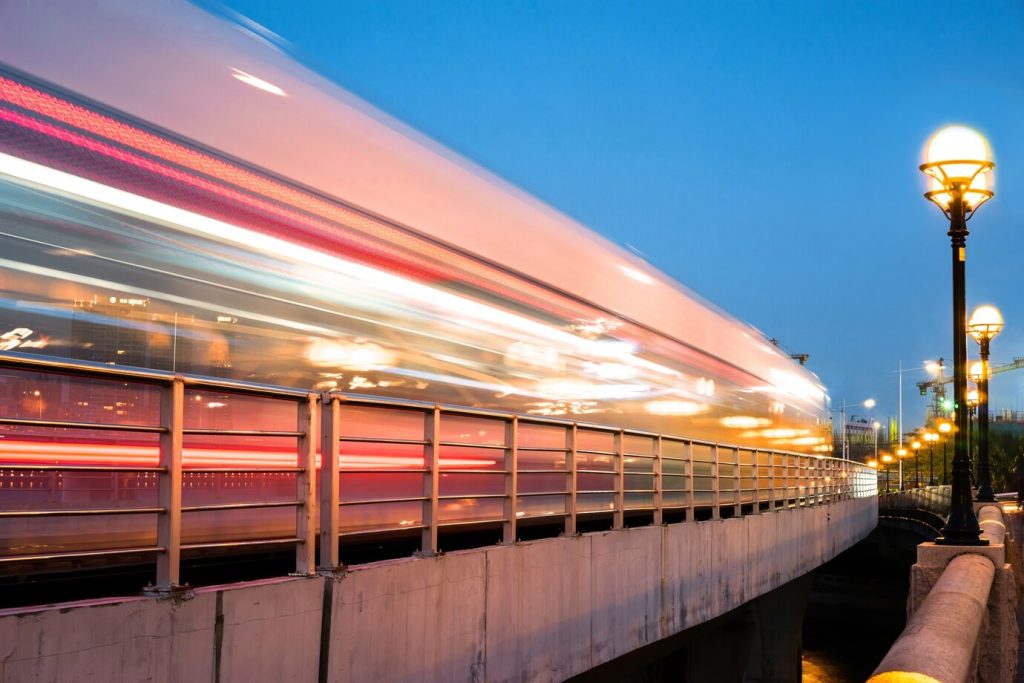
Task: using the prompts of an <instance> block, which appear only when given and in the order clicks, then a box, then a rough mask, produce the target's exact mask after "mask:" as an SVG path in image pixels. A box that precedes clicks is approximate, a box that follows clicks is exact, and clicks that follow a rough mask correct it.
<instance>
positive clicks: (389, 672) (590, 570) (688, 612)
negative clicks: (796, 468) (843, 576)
mask: <svg viewBox="0 0 1024 683" xmlns="http://www.w3.org/2000/svg"><path fill="white" fill-rule="evenodd" d="M875 505H876V501H875V499H874V498H867V499H860V500H846V501H841V502H838V503H835V504H832V505H829V506H820V507H810V508H796V509H792V510H779V511H775V512H768V513H764V514H759V515H751V516H747V517H741V518H736V519H729V520H715V521H707V522H697V523H694V522H687V523H681V524H673V525H668V526H651V527H642V528H635V529H625V530H619V531H608V532H601V533H592V534H584V535H581V536H575V537H565V538H554V539H547V540H541V541H533V542H528V543H521V544H516V545H507V546H494V547H491V548H482V549H477V550H467V551H461V552H457V553H450V554H448V555H442V556H438V557H431V558H409V559H406V560H395V561H389V562H380V563H376V564H372V565H363V566H360V567H356V568H353V569H352V570H350V571H346V572H343V573H341V574H339V575H337V576H325V577H315V578H290V579H280V580H275V581H264V582H257V583H250V584H239V585H234V586H219V587H212V588H207V589H203V590H199V591H196V594H195V596H194V597H193V598H192V599H190V600H186V601H179V602H175V601H171V600H155V599H142V598H133V599H126V600H125V599H122V600H114V601H107V602H106V603H104V604H95V605H66V606H54V607H49V608H38V609H32V610H18V611H9V612H7V613H3V612H0V681H2V682H3V683H8V682H11V681H23V680H29V681H38V682H40V683H43V682H50V681H53V682H56V681H66V680H76V681H80V680H81V681H104V682H106V681H111V682H114V681H213V680H218V679H219V680H220V681H225V682H227V681H280V680H294V681H315V680H317V679H318V677H319V678H321V679H323V680H327V681H336V682H343V681H352V682H356V681H359V682H361V681H368V680H388V681H485V680H486V681H513V680H515V681H558V680H563V679H565V678H568V677H570V676H573V675H575V674H578V673H581V672H583V671H586V670H587V669H590V668H592V667H594V666H597V665H599V664H602V663H605V662H607V661H610V660H612V659H614V658H616V657H619V656H620V655H623V654H625V653H627V652H629V651H630V650H633V649H635V648H638V647H641V646H643V645H647V644H650V643H653V642H655V641H657V640H660V639H662V638H665V637H667V636H670V635H673V634H675V633H678V632H680V631H682V630H684V629H687V628H690V627H692V626H695V625H697V624H700V623H702V622H704V621H707V620H709V619H712V618H714V617H717V616H720V615H722V614H725V613H726V612H729V611H730V610H733V609H735V608H736V607H739V606H740V605H743V604H744V603H746V602H748V601H750V600H752V599H754V598H756V597H758V596H760V595H763V594H764V593H767V592H768V591H771V590H773V589H775V588H778V587H779V586H782V585H783V584H786V583H788V582H789V581H791V580H793V579H795V578H797V577H799V576H802V575H803V574H806V573H807V572H808V571H810V570H812V569H814V568H815V567H817V566H819V565H821V564H822V563H824V562H826V561H827V560H829V559H831V558H832V557H833V556H835V555H836V554H838V553H839V552H840V551H842V550H844V549H845V548H847V547H849V546H851V545H853V544H854V543H856V542H857V541H858V540H860V539H861V538H863V537H865V536H866V535H867V534H868V533H869V532H870V531H871V529H873V528H874V526H875V524H876V521H877V508H876V507H875ZM324 605H327V606H328V607H329V611H328V612H327V613H326V614H325V613H324V611H323V606H324ZM218 623H220V624H221V626H220V627H218V626H217V624H218Z"/></svg>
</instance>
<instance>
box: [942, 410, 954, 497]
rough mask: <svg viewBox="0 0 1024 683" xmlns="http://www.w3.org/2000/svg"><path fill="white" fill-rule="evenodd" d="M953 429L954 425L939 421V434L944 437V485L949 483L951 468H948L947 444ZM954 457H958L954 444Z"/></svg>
mask: <svg viewBox="0 0 1024 683" xmlns="http://www.w3.org/2000/svg"><path fill="white" fill-rule="evenodd" d="M951 431H953V425H951V424H949V423H948V422H940V423H939V434H940V437H939V438H941V439H942V485H943V486H945V485H946V484H948V483H949V470H947V469H946V444H947V443H948V442H949V436H948V434H949V433H950V432H951ZM953 457H954V458H955V457H956V448H955V444H954V449H953Z"/></svg>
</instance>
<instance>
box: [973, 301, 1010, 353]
mask: <svg viewBox="0 0 1024 683" xmlns="http://www.w3.org/2000/svg"><path fill="white" fill-rule="evenodd" d="M1002 329H1003V315H1002V313H1000V312H999V309H998V308H996V307H995V306H978V307H977V308H976V309H974V313H972V314H971V319H970V320H969V321H968V322H967V333H968V334H970V335H971V336H972V337H973V338H974V341H976V342H978V343H979V344H980V343H981V342H982V341H992V340H993V339H995V337H996V335H998V334H999V333H1000V332H1001V331H1002Z"/></svg>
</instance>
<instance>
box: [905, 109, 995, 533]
mask: <svg viewBox="0 0 1024 683" xmlns="http://www.w3.org/2000/svg"><path fill="white" fill-rule="evenodd" d="M989 157H990V155H989V148H988V143H986V142H985V138H983V137H982V136H981V134H980V133H978V132H977V131H975V130H972V129H970V128H966V127H964V126H948V127H946V128H943V129H942V130H940V131H939V132H937V133H936V134H935V135H934V136H932V138H931V140H929V142H928V151H927V158H928V160H927V161H926V162H925V163H923V164H921V166H920V169H921V171H923V172H924V173H926V174H928V176H930V177H931V189H930V190H929V191H928V192H925V195H924V196H925V197H926V198H927V199H929V200H930V201H932V202H934V203H935V205H936V206H938V207H939V208H940V209H941V210H942V213H943V214H944V215H945V216H946V218H947V219H949V232H948V233H947V234H948V235H949V237H950V244H951V246H952V248H953V397H954V398H953V401H954V407H955V409H956V427H957V429H956V432H954V434H953V439H954V441H953V489H952V491H950V508H949V518H948V519H947V520H946V526H945V527H944V528H943V530H942V536H940V537H939V538H937V539H936V540H935V542H936V543H939V544H943V545H987V544H988V541H986V540H983V539H981V538H980V536H981V527H979V526H978V518H977V516H976V515H975V514H974V505H973V502H972V501H971V463H970V460H969V459H968V457H967V441H966V436H967V401H966V399H967V331H966V329H965V328H966V326H967V304H966V301H965V288H966V284H965V274H964V268H965V261H966V259H967V255H966V251H967V234H968V232H967V221H968V220H969V219H970V218H971V217H972V216H974V214H975V212H976V211H977V210H978V207H980V206H981V205H982V204H984V203H985V202H986V201H988V200H989V199H991V198H992V191H991V190H989V189H988V173H989V172H990V171H991V170H992V169H993V168H994V167H995V164H994V163H993V162H992V160H991V159H990V158H989Z"/></svg>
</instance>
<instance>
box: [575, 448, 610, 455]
mask: <svg viewBox="0 0 1024 683" xmlns="http://www.w3.org/2000/svg"><path fill="white" fill-rule="evenodd" d="M576 452H577V453H579V454H582V455H607V456H609V457H611V456H615V455H618V453H616V452H615V451H598V450H591V449H589V448H577V449H576Z"/></svg>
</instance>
